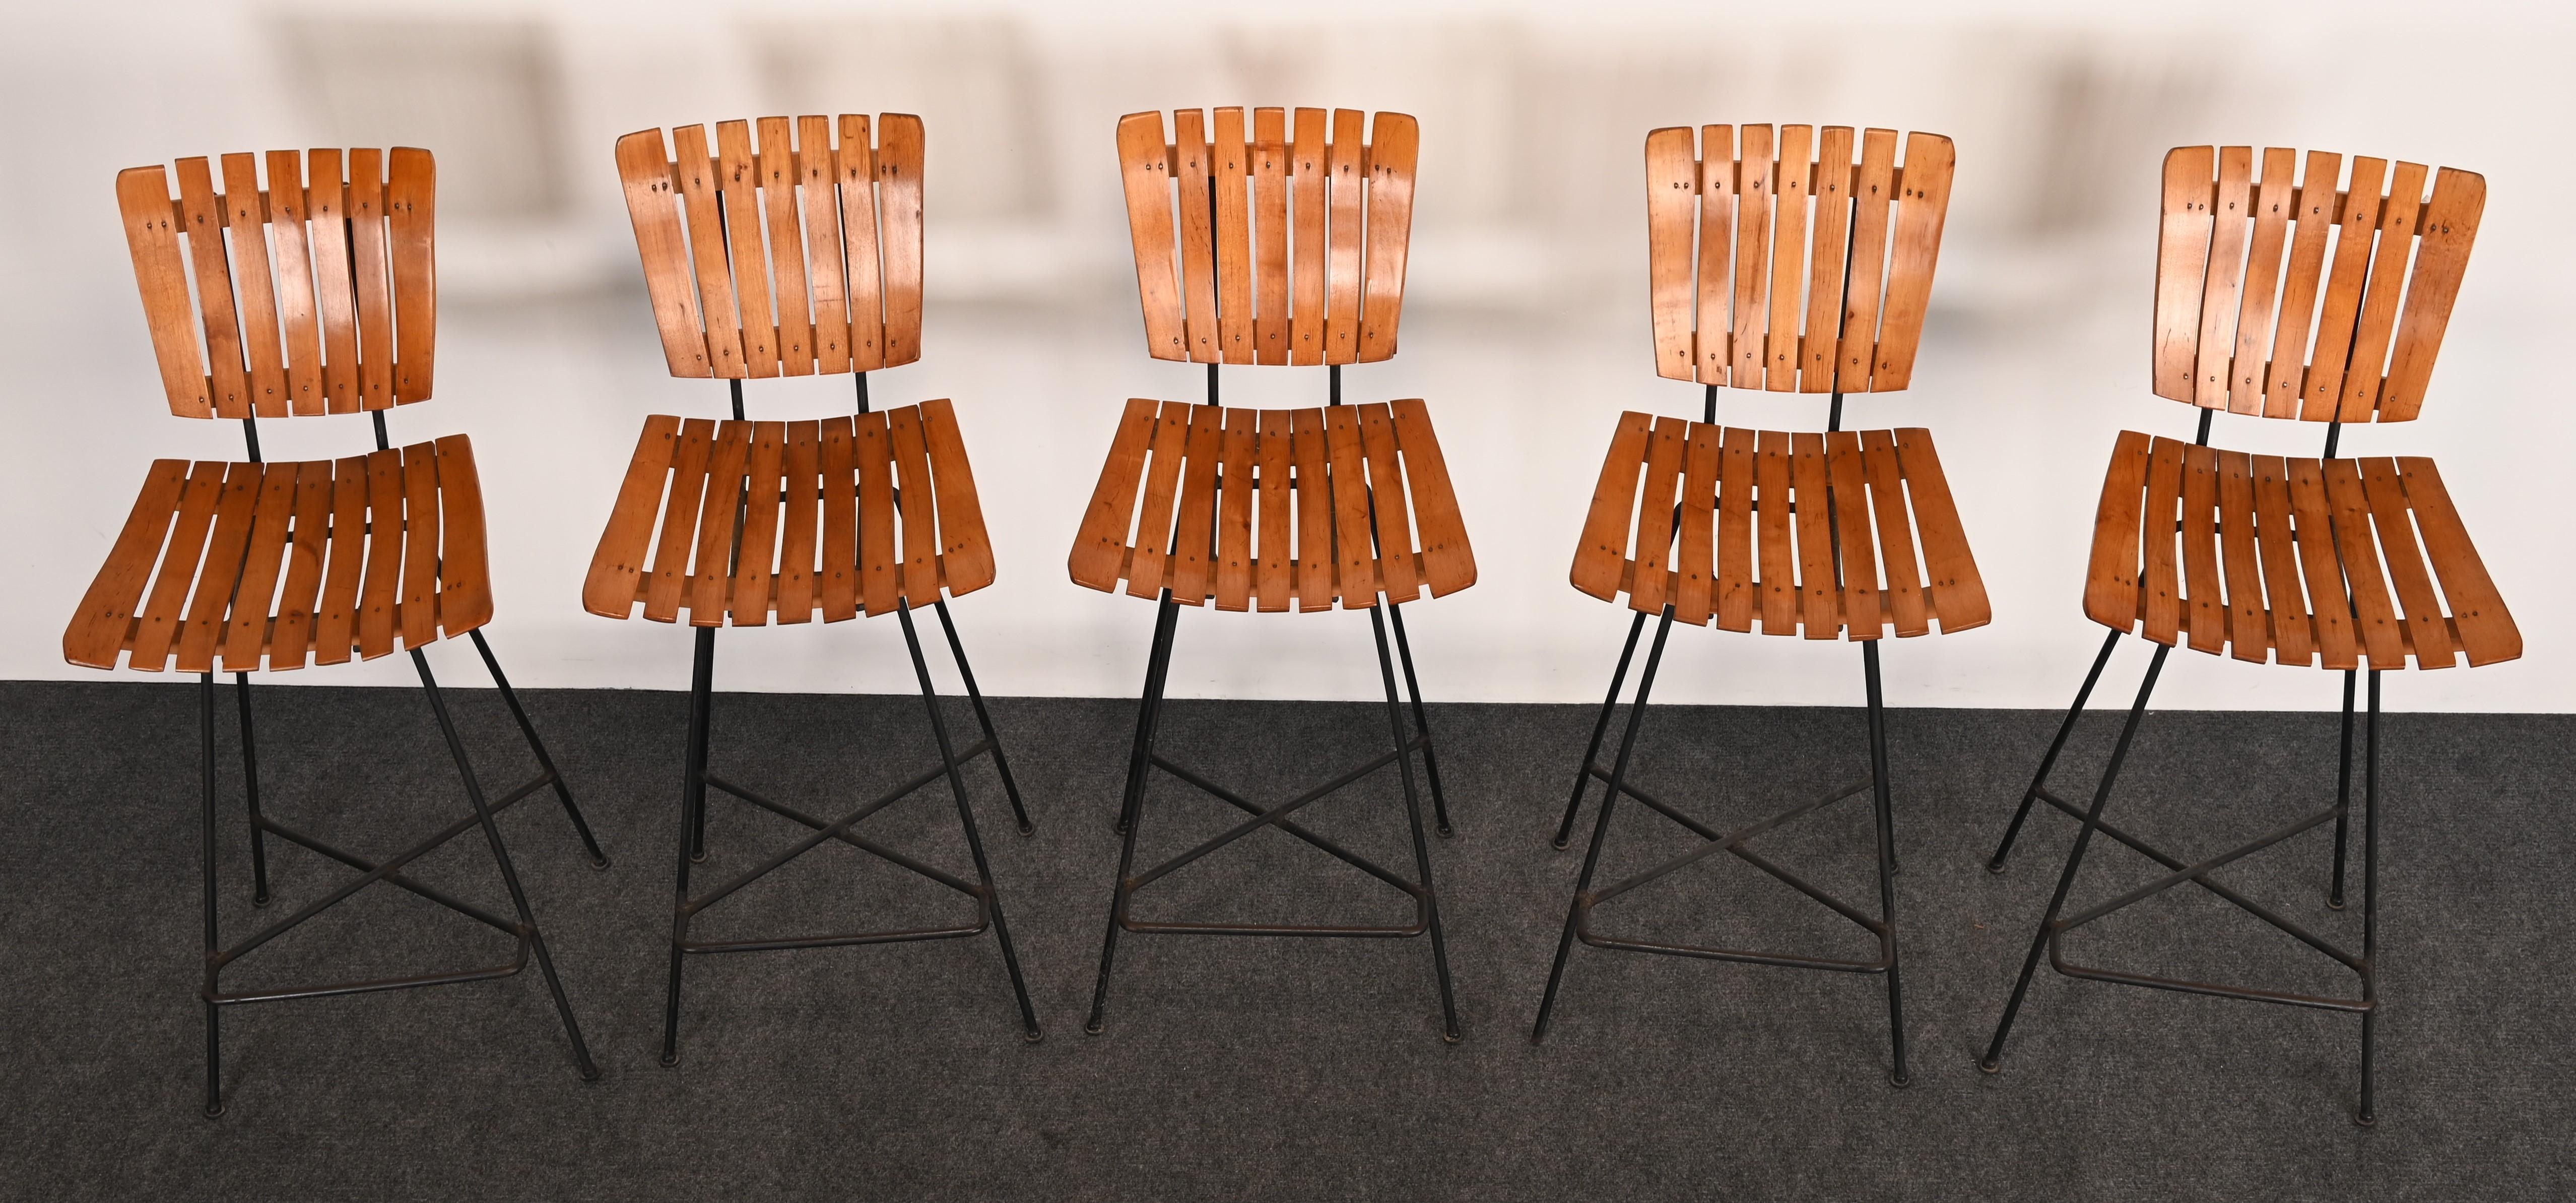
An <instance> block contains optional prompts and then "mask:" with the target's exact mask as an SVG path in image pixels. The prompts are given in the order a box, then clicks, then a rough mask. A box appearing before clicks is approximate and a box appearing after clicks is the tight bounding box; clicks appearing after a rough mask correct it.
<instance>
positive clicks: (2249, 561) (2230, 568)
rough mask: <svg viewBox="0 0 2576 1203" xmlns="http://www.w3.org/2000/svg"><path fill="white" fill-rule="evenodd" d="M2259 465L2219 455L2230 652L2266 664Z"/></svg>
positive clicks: (2223, 453) (2220, 528)
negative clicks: (2257, 541)
mask: <svg viewBox="0 0 2576 1203" xmlns="http://www.w3.org/2000/svg"><path fill="white" fill-rule="evenodd" d="M2256 521H2257V519H2256V517H2255V512H2254V469H2253V462H2252V459H2251V458H2250V457H2248V456H2247V455H2246V454H2245V453H2244V452H2242V451H2221V452H2219V453H2218V542H2219V547H2220V549H2221V551H2222V552H2223V555H2222V557H2221V558H2222V561H2223V562H2224V564H2225V568H2226V575H2227V643H2228V652H2229V654H2230V655H2233V656H2235V657H2236V658H2237V659H2239V660H2250V661H2252V662H2254V663H2256V664H2260V663H2262V662H2263V660H2264V653H2265V651H2266V650H2267V649H2268V648H2270V646H2271V643H2272V639H2271V633H2270V632H2269V631H2268V630H2266V629H2265V625H2264V606H2263V572H2262V569H2261V567H2260V566H2259V565H2258V563H2257V559H2256V556H2255V551H2254V528H2255V523H2256Z"/></svg>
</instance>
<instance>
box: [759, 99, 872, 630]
mask: <svg viewBox="0 0 2576 1203" xmlns="http://www.w3.org/2000/svg"><path fill="white" fill-rule="evenodd" d="M840 176H841V173H840V169H839V166H838V165H837V164H836V163H835V162H834V161H833V153H832V122H831V119H830V118H828V117H819V116H807V117H799V118H797V119H796V189H795V191H796V205H797V208H798V209H799V210H800V211H802V212H803V213H804V215H805V277H806V286H807V287H808V288H809V289H810V290H811V291H812V295H813V299H814V370H815V371H817V372H820V373H823V374H825V375H834V374H838V373H841V372H846V371H849V370H850V294H849V289H848V284H847V283H846V282H845V281H844V280H843V279H842V271H841V255H842V253H843V252H842V249H841V188H840ZM782 434H783V429H782ZM751 612H752V613H754V614H761V613H763V611H762V610H753V611H751ZM742 613H743V611H742V610H741V609H737V610H736V611H735V618H734V621H735V622H741V621H743V619H742V617H741V615H742Z"/></svg>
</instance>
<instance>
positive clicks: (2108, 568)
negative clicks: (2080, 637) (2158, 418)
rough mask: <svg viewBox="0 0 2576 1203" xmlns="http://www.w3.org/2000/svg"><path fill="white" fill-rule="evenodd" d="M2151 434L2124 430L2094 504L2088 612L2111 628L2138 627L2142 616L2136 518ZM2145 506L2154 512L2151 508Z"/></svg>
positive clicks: (2087, 575)
mask: <svg viewBox="0 0 2576 1203" xmlns="http://www.w3.org/2000/svg"><path fill="white" fill-rule="evenodd" d="M2148 470H2149V468H2148V440H2147V436H2145V435H2143V434H2140V433H2138V432H2137V431H2134V430H2123V431H2121V432H2120V437H2119V439H2118V440H2117V441H2115V442H2114V443H2112V445H2111V464H2110V467H2109V468H2107V469H2105V470H2104V471H2103V473H2102V500H2101V502H2100V504H2099V505H2097V506H2096V507H2095V508H2094V510H2093V552H2092V562H2091V563H2090V564H2089V565H2087V566H2086V568H2085V572H2084V616H2085V617H2087V618H2090V619H2092V620H2093V621H2095V622H2098V623H2101V624H2102V625H2103V626H2106V627H2110V628H2111V629H2113V630H2118V631H2127V630H2134V629H2136V627H2137V625H2138V619H2139V617H2140V613H2139V611H2140V605H2139V603H2140V598H2139V592H2138V589H2139V578H2140V569H2141V567H2142V566H2143V564H2144V561H2143V560H2141V559H2140V558H2139V550H2140V549H2139V546H2138V519H2139V515H2140V513H2141V507H2143V506H2145V505H2146V488H2147V473H2148ZM2145 512H2148V513H2152V512H2154V511H2153V510H2152V509H2147V510H2146V511H2145Z"/></svg>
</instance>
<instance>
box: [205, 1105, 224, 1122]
mask: <svg viewBox="0 0 2576 1203" xmlns="http://www.w3.org/2000/svg"><path fill="white" fill-rule="evenodd" d="M203 1110H204V1111H205V1113H206V1118H207V1119H222V1118H223V1117H224V1105H223V1104H222V1103H217V1104H215V1105H214V1106H212V1107H207V1108H204V1109H203Z"/></svg>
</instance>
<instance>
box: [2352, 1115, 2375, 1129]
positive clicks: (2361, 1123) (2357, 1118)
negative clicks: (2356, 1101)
mask: <svg viewBox="0 0 2576 1203" xmlns="http://www.w3.org/2000/svg"><path fill="white" fill-rule="evenodd" d="M2352 1123H2353V1126H2354V1127H2356V1128H2375V1127H2378V1126H2379V1117H2378V1116H2376V1115H2372V1114H2371V1113H2369V1112H2367V1111H2355V1112H2353V1113H2352Z"/></svg>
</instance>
